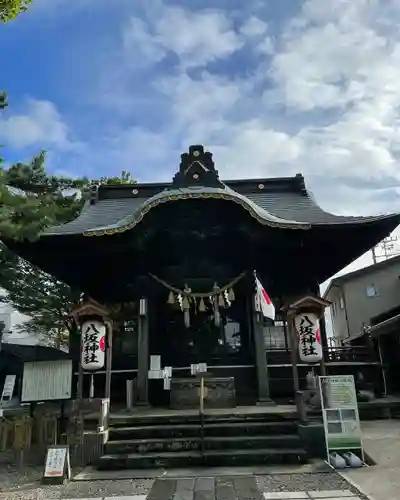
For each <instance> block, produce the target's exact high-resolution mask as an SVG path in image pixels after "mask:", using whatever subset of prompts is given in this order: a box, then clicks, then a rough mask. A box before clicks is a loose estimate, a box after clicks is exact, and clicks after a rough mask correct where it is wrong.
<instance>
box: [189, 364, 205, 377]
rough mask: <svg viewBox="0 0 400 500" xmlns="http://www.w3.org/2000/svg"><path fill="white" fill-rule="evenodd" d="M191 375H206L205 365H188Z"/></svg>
mask: <svg viewBox="0 0 400 500" xmlns="http://www.w3.org/2000/svg"><path fill="white" fill-rule="evenodd" d="M190 373H191V375H197V373H207V363H196V364H193V365H190Z"/></svg>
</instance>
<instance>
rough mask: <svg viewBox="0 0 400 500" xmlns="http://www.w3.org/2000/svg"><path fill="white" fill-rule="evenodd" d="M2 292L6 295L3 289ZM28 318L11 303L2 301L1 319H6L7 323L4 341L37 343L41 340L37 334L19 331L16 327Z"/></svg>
mask: <svg viewBox="0 0 400 500" xmlns="http://www.w3.org/2000/svg"><path fill="white" fill-rule="evenodd" d="M0 294H1V295H4V291H3V290H1V289H0ZM27 319H28V317H27V316H25V315H23V314H21V313H19V312H18V311H16V310H15V309H13V308H12V307H11V305H10V304H3V303H0V321H4V323H5V325H6V328H5V331H4V335H3V342H7V343H10V344H23V345H37V344H38V343H39V342H38V339H37V337H36V335H33V334H29V333H26V332H19V331H18V329H17V328H16V327H17V325H19V324H21V323H23V322H24V321H26V320H27Z"/></svg>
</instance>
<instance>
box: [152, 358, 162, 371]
mask: <svg viewBox="0 0 400 500" xmlns="http://www.w3.org/2000/svg"><path fill="white" fill-rule="evenodd" d="M150 370H151V371H154V372H157V371H160V370H161V356H159V355H158V354H157V355H152V356H150Z"/></svg>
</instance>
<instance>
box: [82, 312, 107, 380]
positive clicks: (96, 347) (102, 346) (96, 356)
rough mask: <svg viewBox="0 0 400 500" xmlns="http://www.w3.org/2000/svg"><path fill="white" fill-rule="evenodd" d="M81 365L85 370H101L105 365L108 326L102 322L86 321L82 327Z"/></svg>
mask: <svg viewBox="0 0 400 500" xmlns="http://www.w3.org/2000/svg"><path fill="white" fill-rule="evenodd" d="M81 332H82V354H81V363H82V367H83V369H84V370H89V371H94V370H100V369H101V368H103V367H104V364H105V351H106V326H105V324H104V323H102V322H101V321H97V320H91V321H85V322H84V323H83V325H82V330H81Z"/></svg>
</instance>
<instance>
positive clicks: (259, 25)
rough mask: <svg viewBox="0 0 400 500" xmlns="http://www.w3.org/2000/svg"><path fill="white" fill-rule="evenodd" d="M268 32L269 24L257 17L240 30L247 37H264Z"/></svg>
mask: <svg viewBox="0 0 400 500" xmlns="http://www.w3.org/2000/svg"><path fill="white" fill-rule="evenodd" d="M267 30H268V24H267V23H266V22H264V21H262V20H261V19H259V18H258V17H256V16H251V17H250V18H249V19H248V20H247V21H246V22H245V23H244V24H243V26H241V28H240V32H241V33H243V35H245V36H246V37H248V38H250V37H254V36H261V35H264V34H265V33H266V32H267Z"/></svg>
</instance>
